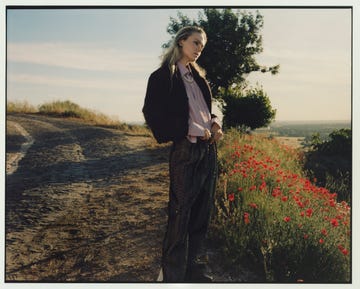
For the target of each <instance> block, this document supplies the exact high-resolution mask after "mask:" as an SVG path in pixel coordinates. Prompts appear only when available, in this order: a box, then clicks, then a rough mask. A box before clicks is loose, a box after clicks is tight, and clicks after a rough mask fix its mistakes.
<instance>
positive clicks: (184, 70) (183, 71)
mask: <svg viewBox="0 0 360 289" xmlns="http://www.w3.org/2000/svg"><path fill="white" fill-rule="evenodd" d="M177 67H178V68H179V71H180V74H181V76H184V74H186V73H187V72H191V68H190V70H189V69H188V68H187V67H186V66H185V65H184V64H182V63H181V62H177Z"/></svg>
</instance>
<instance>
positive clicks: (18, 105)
mask: <svg viewBox="0 0 360 289" xmlns="http://www.w3.org/2000/svg"><path fill="white" fill-rule="evenodd" d="M7 113H38V114H42V115H48V116H54V117H64V118H71V119H73V120H77V121H81V122H85V123H89V124H93V125H96V126H101V127H106V128H113V129H119V130H123V131H126V132H127V133H130V134H136V135H146V136H150V135H151V132H150V131H149V129H147V128H146V127H145V126H143V125H132V124H126V123H122V122H120V121H119V120H116V119H113V118H111V117H109V116H107V115H105V114H103V113H99V112H97V111H94V110H90V109H85V108H82V107H80V106H79V105H78V104H76V103H73V102H71V101H68V100H67V101H53V102H48V103H44V104H42V105H39V106H38V107H35V106H32V105H30V104H29V103H27V102H26V101H24V102H8V103H7Z"/></svg>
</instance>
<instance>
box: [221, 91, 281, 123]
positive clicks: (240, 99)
mask: <svg viewBox="0 0 360 289" xmlns="http://www.w3.org/2000/svg"><path fill="white" fill-rule="evenodd" d="M220 95H221V98H222V99H223V100H224V105H223V114H224V118H223V122H224V126H225V127H239V128H241V129H242V130H244V129H247V128H250V129H255V128H259V127H264V126H267V125H269V124H270V123H271V121H272V120H274V118H275V114H276V110H275V109H272V107H271V103H270V99H269V97H268V96H267V95H266V93H265V92H264V91H263V90H262V89H260V88H254V89H250V90H246V91H244V90H242V89H240V88H239V87H237V86H236V87H231V88H229V89H221V90H220Z"/></svg>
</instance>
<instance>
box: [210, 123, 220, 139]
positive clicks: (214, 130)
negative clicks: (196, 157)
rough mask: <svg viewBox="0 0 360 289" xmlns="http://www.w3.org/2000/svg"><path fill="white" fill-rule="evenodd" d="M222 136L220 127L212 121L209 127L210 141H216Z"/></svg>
mask: <svg viewBox="0 0 360 289" xmlns="http://www.w3.org/2000/svg"><path fill="white" fill-rule="evenodd" d="M222 136H223V131H222V129H221V127H220V126H219V125H218V124H217V123H214V124H213V125H212V127H211V140H210V143H211V144H212V143H214V142H217V141H218V140H219V139H221V138H222Z"/></svg>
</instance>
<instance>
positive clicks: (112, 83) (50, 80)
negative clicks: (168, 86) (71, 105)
mask: <svg viewBox="0 0 360 289" xmlns="http://www.w3.org/2000/svg"><path fill="white" fill-rule="evenodd" d="M7 80H8V82H9V83H26V84H33V85H41V86H43V85H49V86H55V87H77V88H83V89H101V90H104V91H109V90H117V91H122V92H140V91H142V90H144V89H145V85H146V82H145V81H144V80H141V79H132V80H126V81H125V80H124V81H121V79H114V78H107V79H100V78H91V77H89V78H86V79H77V78H71V77H62V76H49V75H40V74H38V75H34V74H27V73H10V74H9V75H8V77H7Z"/></svg>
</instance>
